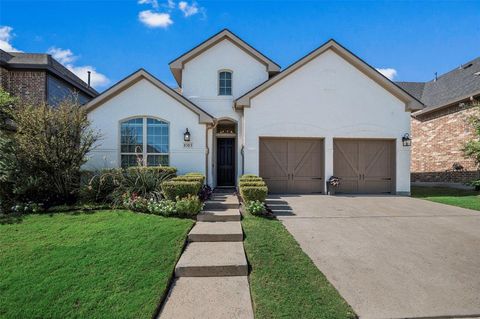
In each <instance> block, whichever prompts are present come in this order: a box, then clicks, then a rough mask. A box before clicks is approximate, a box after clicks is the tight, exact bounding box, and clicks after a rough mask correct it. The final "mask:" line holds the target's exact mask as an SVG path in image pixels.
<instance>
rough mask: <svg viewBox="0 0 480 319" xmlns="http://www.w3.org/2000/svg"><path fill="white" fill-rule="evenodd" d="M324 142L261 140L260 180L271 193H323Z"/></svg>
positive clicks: (315, 140) (313, 140)
mask: <svg viewBox="0 0 480 319" xmlns="http://www.w3.org/2000/svg"><path fill="white" fill-rule="evenodd" d="M323 154H324V152H323V140H321V139H305V138H302V139H300V138H260V176H262V177H263V178H264V179H265V182H266V183H267V185H268V189H269V192H270V193H297V194H306V193H322V192H323V191H324V190H323V188H324V176H323V171H324V165H323V156H324V155H323Z"/></svg>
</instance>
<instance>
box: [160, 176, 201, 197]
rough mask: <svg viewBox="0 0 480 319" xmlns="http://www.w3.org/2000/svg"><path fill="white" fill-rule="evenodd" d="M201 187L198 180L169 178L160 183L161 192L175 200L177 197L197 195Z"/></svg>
mask: <svg viewBox="0 0 480 319" xmlns="http://www.w3.org/2000/svg"><path fill="white" fill-rule="evenodd" d="M201 188H202V183H200V182H198V181H178V180H170V181H166V182H163V183H162V193H163V196H164V197H165V198H166V199H170V200H175V199H176V198H177V197H179V198H185V197H187V196H188V195H192V196H194V195H197V194H198V192H200V189H201Z"/></svg>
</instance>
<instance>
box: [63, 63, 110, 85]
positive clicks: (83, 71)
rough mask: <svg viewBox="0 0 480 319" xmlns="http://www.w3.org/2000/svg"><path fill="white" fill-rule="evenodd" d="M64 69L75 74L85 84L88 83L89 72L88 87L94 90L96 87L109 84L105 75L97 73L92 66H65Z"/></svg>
mask: <svg viewBox="0 0 480 319" xmlns="http://www.w3.org/2000/svg"><path fill="white" fill-rule="evenodd" d="M66 68H67V69H69V70H70V71H72V72H73V73H75V75H76V76H78V77H79V78H80V79H82V80H83V81H84V82H85V83H87V82H88V71H90V72H91V73H90V85H91V86H93V87H94V88H96V87H103V86H105V85H107V84H108V83H110V80H109V79H108V78H107V76H106V75H104V74H102V73H100V72H97V70H96V69H95V67H94V66H91V65H83V66H74V65H66Z"/></svg>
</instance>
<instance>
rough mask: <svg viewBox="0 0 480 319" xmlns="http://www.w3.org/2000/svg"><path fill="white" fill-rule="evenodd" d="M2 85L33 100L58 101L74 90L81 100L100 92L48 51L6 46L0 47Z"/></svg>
mask: <svg viewBox="0 0 480 319" xmlns="http://www.w3.org/2000/svg"><path fill="white" fill-rule="evenodd" d="M0 87H1V88H2V89H4V90H5V91H7V92H9V93H10V94H12V95H14V96H17V97H20V98H22V99H24V100H27V101H30V102H32V103H40V102H47V103H48V104H50V105H56V104H57V103H58V102H59V101H61V100H62V99H64V98H66V97H68V96H71V94H72V93H73V92H75V93H77V94H78V99H79V102H80V103H81V104H85V103H87V102H88V101H90V100H91V99H93V98H94V97H96V96H97V95H98V92H97V91H95V90H94V89H93V88H92V87H90V86H89V85H88V84H87V83H85V82H84V81H82V80H81V79H80V78H79V77H78V76H76V75H75V74H73V73H72V72H71V71H70V70H68V69H67V68H65V67H64V66H63V65H62V64H60V63H59V62H57V61H56V60H55V59H54V58H52V56H51V55H49V54H38V53H21V52H5V51H3V50H0Z"/></svg>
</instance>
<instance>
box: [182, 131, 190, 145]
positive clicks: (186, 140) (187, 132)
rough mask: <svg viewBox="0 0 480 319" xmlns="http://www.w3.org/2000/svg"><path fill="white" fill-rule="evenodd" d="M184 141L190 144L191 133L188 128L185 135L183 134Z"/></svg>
mask: <svg viewBox="0 0 480 319" xmlns="http://www.w3.org/2000/svg"><path fill="white" fill-rule="evenodd" d="M183 141H184V142H190V132H189V131H188V128H187V130H186V131H185V133H183Z"/></svg>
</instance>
